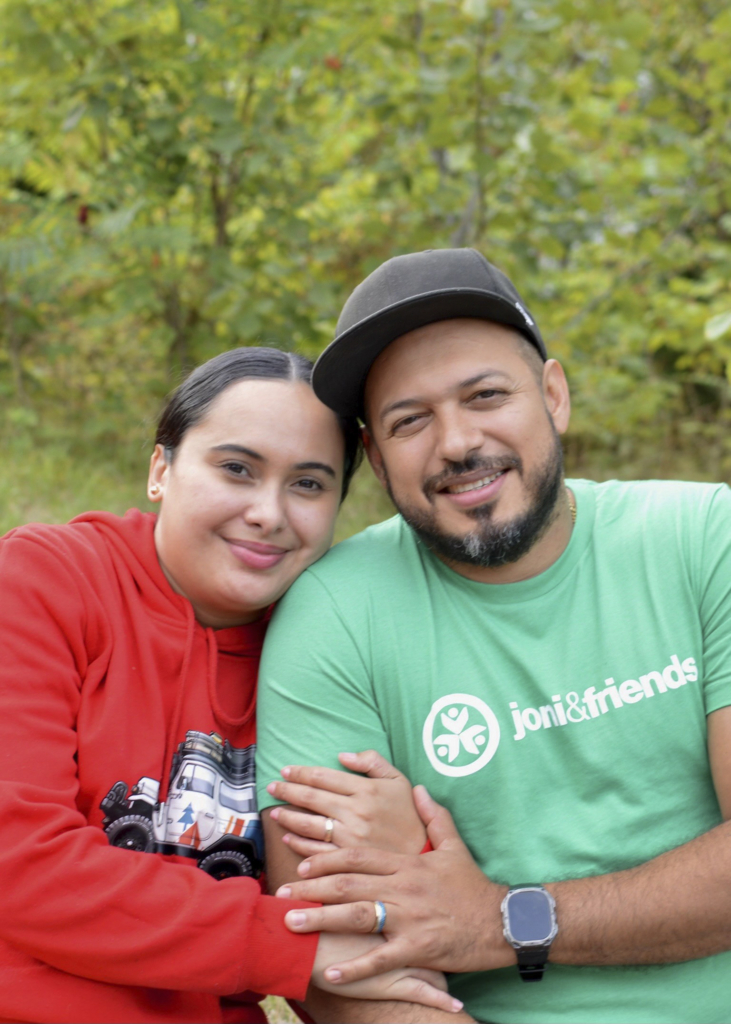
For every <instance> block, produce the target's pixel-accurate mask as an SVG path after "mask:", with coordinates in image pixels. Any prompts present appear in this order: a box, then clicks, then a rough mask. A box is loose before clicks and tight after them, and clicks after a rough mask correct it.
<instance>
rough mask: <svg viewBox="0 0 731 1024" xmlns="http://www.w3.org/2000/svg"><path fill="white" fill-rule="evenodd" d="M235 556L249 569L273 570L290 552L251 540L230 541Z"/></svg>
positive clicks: (286, 549)
mask: <svg viewBox="0 0 731 1024" xmlns="http://www.w3.org/2000/svg"><path fill="white" fill-rule="evenodd" d="M227 543H228V544H229V546H230V548H231V550H232V552H233V553H234V555H235V556H236V557H237V558H238V559H239V561H240V562H243V563H244V565H245V566H247V567H248V568H249V569H271V568H272V567H273V566H275V565H278V564H279V563H280V562H281V561H282V559H283V558H284V556H285V555H286V554H287V552H288V551H289V549H288V548H278V547H276V546H275V545H274V544H257V543H256V541H251V540H229V541H228V542H227Z"/></svg>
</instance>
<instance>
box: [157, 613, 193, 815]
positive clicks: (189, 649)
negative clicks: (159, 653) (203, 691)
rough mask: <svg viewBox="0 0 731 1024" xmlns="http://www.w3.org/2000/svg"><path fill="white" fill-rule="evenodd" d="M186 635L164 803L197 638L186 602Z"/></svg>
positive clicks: (164, 776) (169, 740)
mask: <svg viewBox="0 0 731 1024" xmlns="http://www.w3.org/2000/svg"><path fill="white" fill-rule="evenodd" d="M185 615H186V620H187V621H186V627H187V629H186V635H185V651H184V652H183V664H182V666H181V669H180V679H179V681H178V693H177V696H176V698H175V710H174V711H173V717H172V719H171V722H170V728H169V729H168V730H167V735H166V737H165V754H164V756H163V762H162V774H161V775H160V796H159V800H160V802H161V803H162V802H163V801H164V800H166V799H167V795H168V790H169V788H170V768H171V765H172V763H173V753H174V752H175V749H176V746H177V736H178V730H179V729H180V718H181V715H182V713H183V698H184V696H185V685H186V683H187V681H188V672H189V671H190V663H191V661H192V655H193V640H194V638H195V614H194V612H193V606H192V605H190V604H187V602H186V609H185Z"/></svg>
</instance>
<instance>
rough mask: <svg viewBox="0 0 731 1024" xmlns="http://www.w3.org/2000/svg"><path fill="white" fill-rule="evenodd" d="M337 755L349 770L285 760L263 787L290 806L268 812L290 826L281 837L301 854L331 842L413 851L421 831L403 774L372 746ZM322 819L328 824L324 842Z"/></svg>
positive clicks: (330, 845)
mask: <svg viewBox="0 0 731 1024" xmlns="http://www.w3.org/2000/svg"><path fill="white" fill-rule="evenodd" d="M338 760H339V761H340V763H341V764H342V765H344V766H345V767H346V768H349V769H350V771H348V772H340V771H337V770H336V769H334V768H304V767H302V766H301V765H289V766H288V767H287V768H283V769H282V775H283V776H284V779H285V781H284V782H272V783H270V784H269V785H268V786H267V792H268V793H271V794H272V796H275V797H276V798H277V799H278V800H284V801H286V803H288V804H290V805H292V806H290V807H275V808H273V809H272V811H271V816H272V818H273V819H274V820H275V821H277V822H279V824H280V825H281V826H282V827H283V828H285V829H289V830H290V832H289V833H288V834H287V835H285V836H284V837H283V841H284V842H285V843H287V844H288V845H289V846H290V847H291V848H292V849H293V850H294V851H295V853H297V854H299V855H300V856H301V857H309V856H311V855H312V854H315V853H322V852H324V851H326V850H331V849H332V848H333V846H339V847H353V846H365V847H375V848H377V849H380V850H389V851H393V852H394V853H419V852H420V851H421V850H422V849H423V847H424V843H425V842H426V830H425V828H424V825H423V824H422V821H421V819H420V818H419V815H418V813H417V810H416V807H415V806H414V800H413V796H412V791H411V783H410V782H409V780H408V779H407V778H406V776H405V775H402V774H401V772H400V771H398V770H397V769H396V768H394V767H393V765H391V764H389V763H388V761H386V759H385V758H383V757H381V755H380V754H379V753H377V752H376V751H375V750H366V751H363V752H362V753H360V754H340V755H339V756H338ZM352 772H360V773H361V775H353V774H352ZM362 776H366V777H365V778H363V777H362ZM295 808H302V810H296V809H295ZM307 812H310V813H307ZM328 819H330V820H331V822H332V827H331V829H330V837H329V841H327V842H326V841H325V840H326V837H327V835H328Z"/></svg>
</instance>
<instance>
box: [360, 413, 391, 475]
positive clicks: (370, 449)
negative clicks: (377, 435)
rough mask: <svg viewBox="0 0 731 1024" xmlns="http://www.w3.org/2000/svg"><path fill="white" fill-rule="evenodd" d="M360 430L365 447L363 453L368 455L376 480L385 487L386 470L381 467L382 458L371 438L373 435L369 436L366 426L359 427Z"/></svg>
mask: <svg viewBox="0 0 731 1024" xmlns="http://www.w3.org/2000/svg"><path fill="white" fill-rule="evenodd" d="M361 431H362V436H363V447H364V448H365V453H366V455H367V456H368V461H369V462H370V464H371V467H372V469H373V472H374V473H375V474H376V477H377V478H378V482H379V483H380V484H381V486H382V487H385V486H386V471H385V469H384V468H383V459H382V458H381V453H380V451H379V449H378V445H377V444H376V442H375V441H374V440H373V437H372V436H371V433H370V431H369V430H368V427H361Z"/></svg>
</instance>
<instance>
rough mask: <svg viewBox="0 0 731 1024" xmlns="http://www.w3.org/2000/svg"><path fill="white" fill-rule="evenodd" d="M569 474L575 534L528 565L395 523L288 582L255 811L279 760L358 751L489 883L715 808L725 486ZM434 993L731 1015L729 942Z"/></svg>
mask: <svg viewBox="0 0 731 1024" xmlns="http://www.w3.org/2000/svg"><path fill="white" fill-rule="evenodd" d="M570 486H571V488H572V490H573V491H574V494H575V495H576V503H577V508H578V515H577V520H576V526H575V528H574V531H573V534H572V537H571V541H570V543H569V545H568V547H567V548H566V550H565V551H564V553H563V554H562V555H561V557H560V558H559V559H558V561H557V562H555V563H554V564H553V565H552V566H551V567H550V568H549V569H548V570H547V571H546V572H544V573H542V574H541V575H539V576H537V577H535V578H533V579H529V580H525V581H522V582H520V583H511V584H503V585H491V584H482V583H475V582H472V581H470V580H467V579H465V578H464V577H462V576H460V575H458V574H457V573H455V572H453V571H451V570H450V569H448V568H447V567H446V566H445V565H444V564H443V563H442V562H440V561H439V560H438V559H437V558H435V557H434V556H433V555H432V554H431V552H430V551H429V550H428V549H426V548H425V546H424V545H423V544H421V543H420V542H419V541H418V540H417V538H416V537H415V535H414V534H413V533H412V531H411V530H410V529H409V528H408V527H407V526H406V525H405V523H404V522H403V521H402V520H401V519H400V518H399V517H396V518H394V519H391V520H389V521H388V522H386V523H382V524H380V525H379V526H375V527H371V528H370V529H368V530H366V531H365V532H364V533H362V534H360V535H358V536H357V537H353V538H351V539H350V540H348V541H345V542H344V543H342V544H339V545H338V546H337V547H336V548H334V549H333V550H332V551H331V552H330V553H328V554H327V555H326V556H325V557H324V558H323V559H321V560H320V561H319V562H318V563H317V564H316V565H314V566H312V567H311V568H310V569H309V570H308V571H307V572H306V573H305V574H304V575H303V576H302V577H301V578H300V579H299V580H298V581H297V583H295V585H294V586H293V587H292V589H291V590H290V591H289V593H288V594H287V595H286V597H285V598H284V600H283V601H282V602H281V604H280V606H279V607H278V609H277V611H276V614H275V616H274V619H273V622H272V624H271V627H270V629H269V635H268V637H267V641H266V645H265V651H264V658H263V661H262V665H261V676H260V679H261V682H260V687H259V707H258V715H259V718H258V736H259V748H258V768H257V777H258V779H259V785H260V791H259V798H260V806H262V807H265V806H268V805H270V804H272V803H273V802H274V801H273V800H272V799H271V797H270V796H269V795H268V794H267V793H266V791H265V789H264V787H265V785H266V784H267V782H269V781H270V780H271V779H274V778H277V777H278V775H279V768H280V767H281V766H282V765H284V764H288V763H289V764H291V763H294V764H325V765H331V766H333V767H338V763H337V760H336V755H337V753H338V752H339V751H341V750H363V749H366V748H369V747H374V748H376V749H377V750H379V751H380V752H381V753H382V754H383V755H384V756H385V757H387V758H389V759H390V760H391V761H392V762H393V763H394V764H395V765H397V767H398V768H399V769H400V770H401V771H403V772H404V773H405V774H406V775H407V776H408V777H409V778H410V779H411V781H412V783H414V784H416V783H423V784H424V785H425V786H426V787H427V789H428V790H429V792H430V793H431V794H432V796H433V797H434V798H435V799H436V800H438V801H440V802H441V803H443V804H445V805H446V806H447V807H448V808H449V810H450V811H451V812H452V814H453V816H454V819H455V822H456V825H457V828H458V829H459V831H460V834H461V835H462V838H463V839H464V841H465V842H466V844H467V846H468V847H469V849H470V851H471V853H472V855H473V857H474V858H475V860H476V861H477V863H478V864H479V865H480V867H481V868H482V870H484V871H485V873H486V874H487V875H488V876H489V877H490V878H491V879H493V880H494V881H496V882H500V883H503V884H511V883H512V884H515V883H524V882H536V883H538V882H547V881H558V880H561V879H570V878H581V877H584V876H587V875H597V874H604V873H606V872H611V871H618V870H622V869H624V868H630V867H633V866H635V865H638V864H642V863H643V862H645V861H647V860H649V859H650V858H652V857H655V856H657V855H658V854H660V853H662V852H663V851H665V850H669V849H671V848H673V847H676V846H678V845H680V844H681V843H685V842H687V841H688V840H689V839H692V838H694V837H695V836H698V835H699V834H701V833H703V832H706V831H707V830H708V829H711V828H713V827H714V826H715V825H718V824H719V823H720V821H721V813H720V810H719V806H718V801H717V799H716V796H715V793H714V789H713V784H712V780H711V776H710V771H709V766H708V754H707V750H706V715H707V714H709V713H710V712H712V711H715V710H716V709H718V708H720V707H723V706H725V705H728V704H731V528H730V527H731V491H729V489H728V488H727V487H725V486H716V485H705V484H684V483H658V482H648V483H619V482H616V481H612V482H610V483H605V484H594V483H591V482H589V481H583V480H582V481H579V480H577V481H571V482H570ZM559 926H560V920H559ZM450 991H452V992H453V993H454V995H456V996H458V997H459V998H460V999H463V1000H464V1001H465V1003H466V1006H467V1009H468V1010H469V1012H470V1013H471V1014H473V1015H474V1016H476V1017H477V1018H478V1019H482V1020H490V1021H498V1022H511V1021H515V1022H523V1024H524V1022H531V1021H535V1022H540V1024H549V1022H553V1021H556V1022H562V1024H565V1022H569V1021H577V1022H579V1021H581V1022H603V1021H614V1022H625V1024H626V1022H638V1024H639V1022H652V1024H660V1022H673V1021H679V1020H686V1021H687V1020H692V1021H699V1022H700V1021H716V1022H718V1021H729V1020H730V1019H731V953H724V954H721V955H720V956H715V957H710V958H706V959H703V960H696V961H691V962H687V963H682V964H671V965H665V966H651V967H627V968H616V967H615V968H601V967H597V968H594V967H582V968H575V967H566V966H562V965H558V964H552V965H550V966H549V969H548V971H547V972H546V974H545V976H544V978H543V980H542V981H541V982H540V983H539V984H533V985H526V984H525V983H524V982H522V981H521V980H520V979H519V977H518V972H517V969H516V968H510V969H505V970H498V971H492V972H489V973H479V974H463V975H455V976H452V978H451V979H450Z"/></svg>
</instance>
